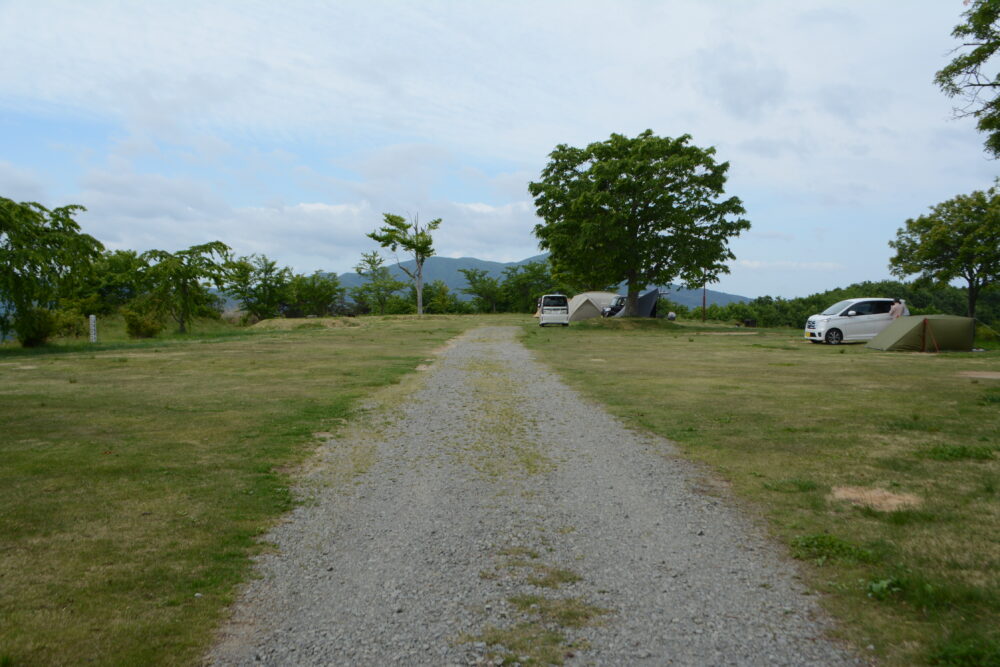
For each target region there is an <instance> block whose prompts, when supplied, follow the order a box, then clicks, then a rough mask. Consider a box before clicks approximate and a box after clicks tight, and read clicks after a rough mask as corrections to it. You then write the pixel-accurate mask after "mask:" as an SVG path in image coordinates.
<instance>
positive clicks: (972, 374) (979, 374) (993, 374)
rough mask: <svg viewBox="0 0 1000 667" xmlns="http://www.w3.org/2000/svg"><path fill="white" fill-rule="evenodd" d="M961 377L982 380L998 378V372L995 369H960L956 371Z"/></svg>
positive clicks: (999, 377) (999, 374) (999, 376)
mask: <svg viewBox="0 0 1000 667" xmlns="http://www.w3.org/2000/svg"><path fill="white" fill-rule="evenodd" d="M957 375H958V376H959V377H963V378H982V379H984V380H1000V372H997V371H961V372H959V373H957Z"/></svg>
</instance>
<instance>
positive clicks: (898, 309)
mask: <svg viewBox="0 0 1000 667" xmlns="http://www.w3.org/2000/svg"><path fill="white" fill-rule="evenodd" d="M902 314H903V304H902V302H901V301H900V300H899V299H893V300H892V307H891V308H889V317H891V318H892V319H894V320H895V319H896V318H898V317H900V316H901V315H902Z"/></svg>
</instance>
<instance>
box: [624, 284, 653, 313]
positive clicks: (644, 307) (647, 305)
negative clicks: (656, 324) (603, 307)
mask: <svg viewBox="0 0 1000 667" xmlns="http://www.w3.org/2000/svg"><path fill="white" fill-rule="evenodd" d="M659 300H660V290H659V288H656V289H651V290H649V291H648V292H646V293H645V294H640V295H639V303H637V304H636V311H637V312H636V314H635V316H636V317H656V302H657V301H659ZM615 317H625V309H624V308H622V309H621V310H619V311H618V312H617V313H615Z"/></svg>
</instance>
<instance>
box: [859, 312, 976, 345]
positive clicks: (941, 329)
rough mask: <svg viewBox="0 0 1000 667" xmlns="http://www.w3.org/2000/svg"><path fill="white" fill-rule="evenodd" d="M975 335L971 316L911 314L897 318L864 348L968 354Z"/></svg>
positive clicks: (973, 321)
mask: <svg viewBox="0 0 1000 667" xmlns="http://www.w3.org/2000/svg"><path fill="white" fill-rule="evenodd" d="M975 335H976V329H975V320H973V319H972V318H971V317H956V316H954V315H913V316H910V317H900V318H899V319H897V320H896V321H895V322H893V323H892V324H890V325H889V326H888V327H886V328H885V329H883V330H882V333H880V334H878V335H877V336H875V337H874V338H872V339H871V340H870V341H868V345H866V346H865V347H870V348H872V349H874V350H909V351H915V352H940V351H941V350H966V351H968V350H971V349H972V340H973V338H974V337H975Z"/></svg>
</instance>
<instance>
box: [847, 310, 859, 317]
mask: <svg viewBox="0 0 1000 667" xmlns="http://www.w3.org/2000/svg"><path fill="white" fill-rule="evenodd" d="M857 314H858V311H856V310H849V311H847V316H848V317H854V316H855V315H857Z"/></svg>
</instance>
